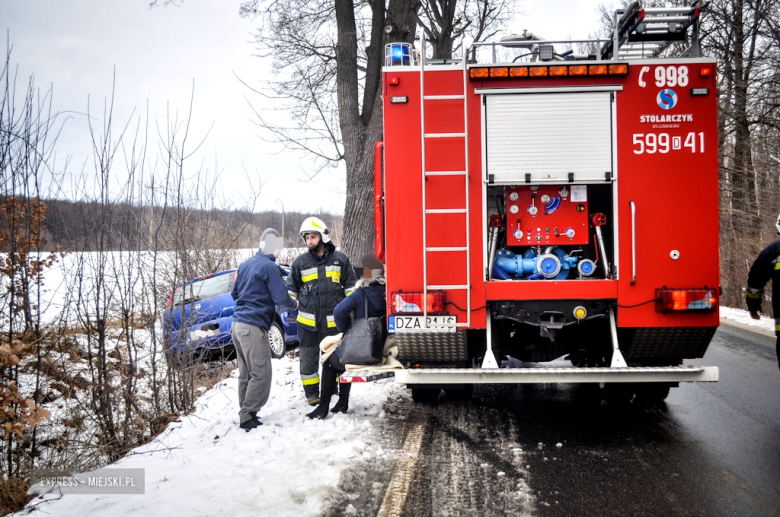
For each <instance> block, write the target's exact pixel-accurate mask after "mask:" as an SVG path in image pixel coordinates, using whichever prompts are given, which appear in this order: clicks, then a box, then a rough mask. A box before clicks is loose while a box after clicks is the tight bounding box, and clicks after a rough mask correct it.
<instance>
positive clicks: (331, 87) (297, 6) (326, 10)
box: [240, 0, 513, 257]
mask: <svg viewBox="0 0 780 517" xmlns="http://www.w3.org/2000/svg"><path fill="white" fill-rule="evenodd" d="M421 5H424V6H425V11H424V12H423V14H422V15H420V16H419V17H418V12H419V11H420V9H421ZM512 5H513V3H512V2H509V1H487V0H485V1H466V2H464V3H463V4H458V3H457V2H455V1H430V2H425V3H424V4H421V3H420V2H418V1H417V0H389V1H388V2H387V3H385V1H384V0H366V1H363V2H357V3H356V2H354V1H353V0H336V1H335V2H330V1H325V0H316V1H313V2H292V1H289V0H268V1H262V0H248V1H246V2H244V3H243V4H242V6H241V11H240V13H241V15H242V16H246V17H250V18H257V19H258V20H259V21H260V22H261V26H260V28H259V30H258V32H257V34H256V38H255V42H256V45H257V48H258V51H259V54H260V55H261V56H266V57H272V58H273V67H274V71H275V73H276V78H275V79H274V80H271V81H268V82H267V83H265V84H264V85H263V88H262V89H261V87H259V86H258V87H255V88H254V90H255V91H256V92H257V93H258V94H259V95H262V96H264V97H266V98H272V99H274V100H277V101H279V102H278V104H277V109H278V110H279V111H284V112H285V113H289V116H290V118H291V123H290V124H288V125H283V124H280V123H279V122H278V121H276V120H271V119H269V118H268V117H265V116H263V115H261V113H260V112H259V111H255V115H256V117H257V123H258V124H259V125H260V127H261V128H263V129H264V130H265V131H266V134H267V138H269V139H270V140H271V141H275V142H279V143H281V144H283V146H284V148H285V149H288V150H292V151H302V152H304V153H306V154H308V155H309V156H312V157H314V158H315V159H316V160H317V161H318V163H319V168H318V169H317V171H315V173H314V174H317V173H319V172H320V171H322V170H323V169H326V168H336V167H337V166H338V165H339V164H340V162H342V161H343V162H344V165H345V168H346V194H347V199H346V207H345V212H344V230H343V238H342V245H341V247H342V250H343V251H345V252H346V253H347V255H349V256H352V257H359V256H362V255H363V254H365V253H369V252H371V251H373V235H374V226H373V210H372V207H373V195H372V194H373V160H374V142H376V141H379V140H381V139H382V88H381V69H382V65H383V62H384V47H385V45H386V44H388V43H391V42H407V43H411V42H412V41H413V39H414V37H415V32H416V30H415V28H416V23H417V21H418V20H420V21H421V22H422V23H423V24H424V25H425V27H426V30H427V34H428V36H427V38H428V39H429V40H430V41H431V42H434V43H435V47H436V49H437V50H435V51H434V55H435V56H439V55H441V56H448V55H449V56H451V55H452V49H453V43H452V40H453V36H460V35H464V34H470V35H471V36H472V37H474V38H475V39H478V38H483V37H485V36H487V35H489V34H492V32H493V31H494V30H495V29H496V27H497V24H499V23H501V22H503V21H504V20H505V19H506V17H507V16H509V14H510V13H511V12H512ZM439 24H443V25H439Z"/></svg>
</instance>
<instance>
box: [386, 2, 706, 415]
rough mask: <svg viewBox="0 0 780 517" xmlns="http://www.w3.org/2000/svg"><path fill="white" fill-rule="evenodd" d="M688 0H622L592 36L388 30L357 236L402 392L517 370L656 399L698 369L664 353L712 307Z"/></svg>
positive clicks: (698, 89)
mask: <svg viewBox="0 0 780 517" xmlns="http://www.w3.org/2000/svg"><path fill="white" fill-rule="evenodd" d="M703 4H704V2H702V1H701V0H700V1H699V2H698V3H697V4H696V5H695V6H693V7H686V8H658V9H650V8H646V9H645V8H642V6H641V2H633V3H632V4H631V5H629V6H628V7H627V8H625V9H622V10H619V11H617V12H616V13H615V17H614V27H615V30H614V35H613V37H611V38H610V39H609V40H580V41H552V40H544V39H542V38H540V37H538V36H534V35H533V34H530V33H528V32H525V33H524V34H522V35H513V36H510V37H506V38H503V39H502V40H501V41H499V42H496V43H479V44H474V45H472V46H471V47H470V48H468V49H466V50H465V51H464V56H465V57H464V58H462V59H459V60H454V61H453V60H447V61H441V60H439V61H432V60H426V59H425V57H424V56H425V48H424V43H423V44H422V48H420V49H419V51H418V50H417V49H415V47H414V46H413V45H409V44H391V45H388V46H387V49H386V63H385V65H386V66H385V67H384V69H383V92H384V142H379V143H377V148H376V150H377V152H376V192H375V195H376V210H375V216H376V230H377V237H376V243H375V244H376V249H377V251H378V253H379V254H380V255H381V256H382V258H383V259H384V260H385V262H386V271H387V295H388V307H389V309H388V331H389V332H391V333H394V336H395V339H396V342H397V344H398V348H399V360H400V361H401V362H402V363H404V364H405V365H406V368H405V369H404V370H403V371H398V372H396V373H395V377H396V381H397V382H401V383H405V384H407V385H409V387H411V389H412V394H413V396H414V399H415V400H417V401H430V400H432V399H435V398H436V397H438V395H439V393H440V390H441V389H442V388H443V389H444V390H445V391H446V392H448V394H450V395H452V396H458V395H460V396H469V395H470V393H471V388H472V387H473V384H474V383H525V382H532V383H539V382H545V383H546V382H566V383H606V384H608V385H609V386H619V387H623V389H622V390H619V391H620V393H624V394H626V395H630V396H632V397H633V396H634V395H636V396H638V397H644V398H646V399H649V400H663V399H664V398H665V397H666V396H667V395H668V393H669V388H670V387H673V386H677V384H678V383H679V382H687V381H716V380H717V378H718V370H717V368H715V367H700V366H696V367H694V366H691V365H683V361H684V360H685V359H693V358H701V357H703V355H704V352H705V351H706V349H707V346H708V345H709V343H710V340H711V339H712V336H713V334H714V333H715V330H716V328H717V326H718V321H719V320H718V297H719V294H720V293H719V272H718V267H719V259H718V184H717V182H718V158H717V156H718V155H717V153H718V127H717V120H716V112H717V106H716V101H717V99H716V85H715V61H714V60H713V59H709V58H706V57H702V53H701V47H700V44H699V36H698V27H699V15H700V8H703V7H704V5H703ZM504 357H508V358H509V359H508V362H509V363H510V365H522V366H526V367H523V368H500V362H501V360H502V359H503V358H504ZM511 358H514V359H515V360H514V361H513V360H512V359H511ZM561 358H563V359H565V360H568V361H569V362H570V363H571V365H569V364H568V363H561V361H560V360H558V359H561ZM554 360H558V361H556V362H555V363H553V364H552V365H548V366H550V367H545V368H542V367H530V366H533V365H530V364H525V363H545V362H551V361H554ZM537 366H538V365H537Z"/></svg>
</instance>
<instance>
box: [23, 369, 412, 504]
mask: <svg viewBox="0 0 780 517" xmlns="http://www.w3.org/2000/svg"><path fill="white" fill-rule="evenodd" d="M273 365H274V374H273V375H274V380H273V387H272V390H271V398H270V400H269V402H268V404H267V405H266V406H265V407H264V408H263V409H262V410H261V412H260V417H261V419H262V421H263V425H262V426H261V427H258V428H257V429H255V430H253V431H251V432H248V433H247V432H245V431H243V430H241V429H240V428H239V427H238V396H237V394H236V390H237V385H238V379H237V376H238V370H235V371H233V373H232V374H231V376H230V377H229V378H227V379H225V380H223V381H222V382H220V383H218V384H217V385H216V386H214V388H212V389H211V390H208V391H206V392H205V393H204V394H203V395H202V396H201V397H200V399H199V400H198V401H197V403H196V409H195V411H194V412H193V413H192V414H190V415H188V416H184V417H181V419H180V421H179V422H176V423H173V424H170V425H169V426H168V429H167V430H166V431H165V432H163V433H162V434H161V435H160V436H158V437H157V438H156V439H155V440H153V441H152V442H150V443H149V444H147V445H144V446H142V447H139V448H137V449H135V450H133V451H132V452H131V453H130V454H128V455H127V456H126V457H125V458H123V459H121V460H119V461H118V462H116V463H114V464H113V465H111V466H110V467H112V468H143V469H145V493H144V494H143V495H84V494H67V495H60V494H56V495H55V494H48V495H44V496H41V497H38V498H36V499H34V500H33V501H32V502H31V503H30V505H29V506H28V510H29V508H30V507H34V508H35V510H33V511H32V515H36V516H44V515H46V516H77V515H78V516H80V515H90V516H103V515H105V516H120V515H121V516H124V515H271V516H277V517H282V516H287V515H296V516H297V515H301V516H307V515H320V514H321V511H322V508H323V506H324V505H325V504H326V502H328V501H329V500H332V499H334V498H335V497H337V496H338V486H339V481H340V477H341V474H342V472H343V471H344V470H345V469H347V468H348V467H358V468H359V466H360V465H361V464H362V463H365V462H370V461H372V460H374V459H376V460H381V459H382V458H385V459H388V457H387V456H386V455H388V454H391V453H390V452H389V451H384V450H382V448H381V445H380V443H379V439H378V438H379V435H380V432H379V431H380V430H381V428H382V426H383V425H384V424H385V423H386V416H385V412H384V410H383V406H384V404H385V402H387V401H388V399H398V398H405V397H409V395H407V390H406V389H405V388H404V387H402V386H399V385H396V384H395V383H393V382H392V379H386V380H382V381H379V382H376V383H369V384H356V385H355V386H354V387H353V389H352V394H351V397H350V405H349V413H347V414H346V415H343V414H337V415H329V416H328V418H327V419H326V420H324V421H309V419H307V418H306V416H305V414H306V413H307V412H308V411H310V408H309V407H308V406H307V405H306V402H305V399H304V397H303V390H302V389H301V387H300V377H299V376H298V363H297V360H295V359H291V358H290V357H288V356H285V357H284V358H282V359H279V360H274V361H273ZM332 403H333V402H332ZM332 403H331V404H332ZM342 495H343V494H342ZM347 512H348V513H349V508H348V509H347Z"/></svg>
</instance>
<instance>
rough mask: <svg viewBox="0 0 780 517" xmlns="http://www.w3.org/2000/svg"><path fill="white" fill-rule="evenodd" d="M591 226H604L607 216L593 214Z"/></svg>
mask: <svg viewBox="0 0 780 517" xmlns="http://www.w3.org/2000/svg"><path fill="white" fill-rule="evenodd" d="M591 220H592V221H593V226H604V225H605V224H607V216H606V215H604V214H602V213H601V212H599V213H598V214H593V219H591Z"/></svg>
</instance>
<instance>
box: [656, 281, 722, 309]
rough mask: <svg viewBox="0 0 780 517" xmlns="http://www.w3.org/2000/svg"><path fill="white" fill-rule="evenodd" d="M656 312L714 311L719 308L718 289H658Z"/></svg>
mask: <svg viewBox="0 0 780 517" xmlns="http://www.w3.org/2000/svg"><path fill="white" fill-rule="evenodd" d="M655 297H656V305H655V310H656V312H664V313H666V312H675V311H700V312H710V311H714V310H715V308H716V307H717V306H718V291H717V289H708V288H706V287H704V288H697V289H667V288H663V289H656V290H655Z"/></svg>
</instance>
